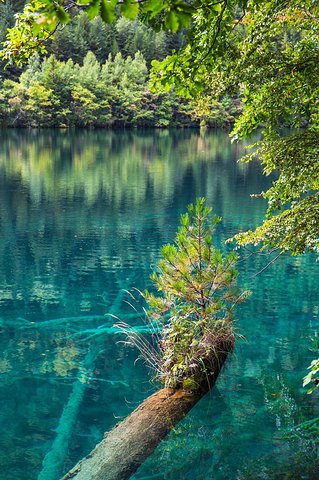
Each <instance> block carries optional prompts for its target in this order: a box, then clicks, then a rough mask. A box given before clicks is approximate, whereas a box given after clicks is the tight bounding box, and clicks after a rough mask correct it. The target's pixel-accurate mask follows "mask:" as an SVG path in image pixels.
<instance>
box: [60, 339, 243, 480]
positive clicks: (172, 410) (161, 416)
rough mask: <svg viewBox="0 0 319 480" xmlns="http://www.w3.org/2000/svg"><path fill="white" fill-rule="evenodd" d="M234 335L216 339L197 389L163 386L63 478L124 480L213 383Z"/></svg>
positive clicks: (75, 479) (230, 348)
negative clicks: (203, 376) (211, 354)
mask: <svg viewBox="0 0 319 480" xmlns="http://www.w3.org/2000/svg"><path fill="white" fill-rule="evenodd" d="M233 346H234V337H233V335H229V336H228V338H227V339H225V338H223V339H222V340H220V341H217V342H216V344H215V345H214V348H213V349H212V351H214V355H213V357H212V358H210V359H207V358H206V359H205V362H203V368H205V373H206V378H205V381H203V382H202V384H201V385H200V387H199V388H198V389H197V390H196V391H187V390H183V389H177V390H173V389H169V388H163V389H161V390H159V391H158V392H156V393H154V394H153V395H151V396H150V397H148V398H147V399H146V400H144V401H143V403H142V404H141V405H140V406H139V407H138V408H136V409H135V410H134V411H133V412H132V413H131V414H130V415H129V416H128V417H127V418H126V419H125V420H123V421H122V422H120V423H119V424H118V425H116V426H115V427H114V428H113V429H112V430H111V431H110V432H108V433H106V434H105V436H104V439H103V440H102V441H101V442H100V443H99V444H98V445H97V446H96V447H95V448H94V450H92V452H91V453H90V454H89V455H88V456H87V457H85V458H84V459H82V460H81V461H80V462H79V463H78V464H77V465H76V466H75V467H74V468H73V469H72V470H70V471H69V472H68V473H67V474H66V475H65V476H64V477H63V480H70V479H72V480H127V479H129V478H130V477H131V476H132V475H133V474H134V473H135V472H136V470H137V469H138V467H139V466H140V465H141V464H142V463H143V462H144V461H145V460H146V459H147V457H149V455H151V453H152V452H153V451H154V450H155V448H156V447H157V445H158V444H159V443H160V442H161V441H162V440H163V438H164V437H165V436H166V435H167V434H168V433H169V432H170V430H171V429H172V428H173V427H174V426H175V425H176V424H177V423H178V422H179V421H180V420H181V419H182V418H183V417H184V416H185V415H186V414H187V413H188V412H189V410H190V409H191V408H192V407H193V406H194V405H195V404H196V403H197V402H198V400H200V399H201V398H202V397H203V396H204V395H205V394H206V393H207V392H208V391H209V390H210V389H211V388H212V387H213V385H214V384H215V382H216V380H217V377H218V375H219V372H220V370H221V368H222V366H223V364H224V362H225V360H226V358H227V355H228V353H229V352H231V351H232V350H233Z"/></svg>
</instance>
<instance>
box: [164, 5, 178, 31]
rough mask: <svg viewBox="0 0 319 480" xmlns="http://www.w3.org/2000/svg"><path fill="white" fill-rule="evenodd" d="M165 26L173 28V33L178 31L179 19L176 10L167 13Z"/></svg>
mask: <svg viewBox="0 0 319 480" xmlns="http://www.w3.org/2000/svg"><path fill="white" fill-rule="evenodd" d="M165 26H166V28H168V29H169V30H171V32H173V33H175V32H177V30H178V27H179V20H178V16H177V14H176V12H174V11H173V10H170V11H169V12H168V14H167V15H166V18H165Z"/></svg>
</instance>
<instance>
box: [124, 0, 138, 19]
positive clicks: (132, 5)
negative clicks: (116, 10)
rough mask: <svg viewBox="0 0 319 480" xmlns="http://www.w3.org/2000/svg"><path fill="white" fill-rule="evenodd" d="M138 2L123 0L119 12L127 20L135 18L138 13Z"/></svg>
mask: <svg viewBox="0 0 319 480" xmlns="http://www.w3.org/2000/svg"><path fill="white" fill-rule="evenodd" d="M138 9H139V4H138V3H137V2H135V1H132V0H124V3H123V4H122V5H121V13H122V15H123V17H125V18H127V19H128V20H135V19H136V17H137V14H138Z"/></svg>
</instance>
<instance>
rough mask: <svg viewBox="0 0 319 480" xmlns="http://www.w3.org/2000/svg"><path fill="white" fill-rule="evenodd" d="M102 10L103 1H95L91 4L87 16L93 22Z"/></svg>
mask: <svg viewBox="0 0 319 480" xmlns="http://www.w3.org/2000/svg"><path fill="white" fill-rule="evenodd" d="M100 8H101V0H93V1H92V2H91V5H90V6H89V8H88V9H87V11H86V13H87V16H88V17H89V19H90V20H92V19H93V18H94V17H96V16H97V15H98V14H99V12H100Z"/></svg>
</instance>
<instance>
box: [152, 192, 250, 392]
mask: <svg viewBox="0 0 319 480" xmlns="http://www.w3.org/2000/svg"><path fill="white" fill-rule="evenodd" d="M211 211H212V209H211V208H208V207H207V206H205V199H204V198H199V199H198V200H197V201H196V204H195V205H190V206H189V207H188V213H186V214H184V215H182V217H181V226H180V228H179V230H178V233H177V235H176V239H175V243H174V244H173V245H172V244H168V245H165V246H164V247H163V248H162V251H161V253H162V259H161V260H160V261H159V263H158V272H156V273H153V275H152V276H151V278H152V280H153V282H154V285H155V286H156V288H157V290H158V292H159V293H160V296H158V295H154V294H151V293H149V292H145V294H144V296H145V299H146V301H147V303H148V305H149V307H150V316H151V318H152V319H154V320H155V319H156V321H158V322H162V323H163V325H164V326H163V335H162V338H161V340H160V344H159V349H160V355H159V358H160V360H159V365H158V377H159V379H160V380H161V381H162V382H163V383H164V385H165V386H166V387H172V388H187V389H191V390H196V389H197V388H199V387H200V385H201V384H202V382H203V381H204V380H205V378H206V377H207V372H208V371H209V370H211V369H209V362H212V363H214V362H215V363H216V361H218V349H219V351H220V348H225V345H233V311H234V306H235V305H236V304H237V303H239V302H241V301H243V300H244V299H245V298H246V297H247V292H243V293H240V291H239V289H238V287H237V286H236V278H237V274H238V272H237V270H236V268H235V264H236V261H237V255H236V254H235V253H234V252H231V253H229V254H228V255H226V256H223V255H222V253H221V251H220V250H218V249H216V248H215V247H214V245H213V237H212V235H213V232H214V230H215V227H216V225H217V224H218V223H219V221H220V218H218V217H217V216H215V215H214V216H212V215H211Z"/></svg>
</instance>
